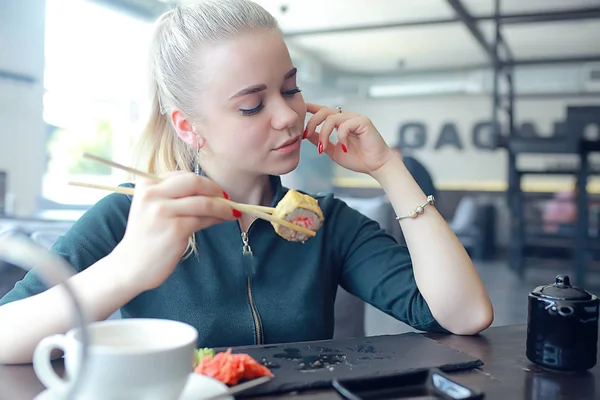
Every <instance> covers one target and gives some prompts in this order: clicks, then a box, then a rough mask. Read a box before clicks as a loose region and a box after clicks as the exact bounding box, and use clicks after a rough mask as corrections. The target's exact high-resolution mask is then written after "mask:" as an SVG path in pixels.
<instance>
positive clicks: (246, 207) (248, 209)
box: [69, 153, 316, 236]
mask: <svg viewBox="0 0 600 400" xmlns="http://www.w3.org/2000/svg"><path fill="white" fill-rule="evenodd" d="M83 156H84V157H85V158H89V159H92V160H95V161H98V162H100V163H104V164H106V165H110V166H112V167H115V168H118V169H121V170H124V171H127V172H129V173H132V174H134V175H141V176H144V177H146V178H148V179H152V180H154V181H157V182H161V181H162V180H163V179H162V178H161V177H159V176H156V175H153V174H150V173H148V172H143V171H138V170H136V169H134V168H130V167H127V166H125V165H122V164H119V163H117V162H114V161H111V160H107V159H104V158H102V157H98V156H95V155H92V154H89V153H84V155H83ZM69 184H70V185H72V186H84V187H88V188H95V189H103V190H110V191H113V192H117V193H124V194H130V195H132V194H133V189H131V188H122V187H113V186H105V185H96V184H91V183H82V182H69ZM123 189H131V191H129V190H123ZM216 199H219V201H222V202H226V203H227V204H228V205H229V206H230V207H232V208H235V209H236V210H239V211H241V212H245V213H246V214H250V215H254V216H255V217H258V218H261V219H264V220H266V221H269V222H273V223H276V224H279V225H282V226H285V227H286V228H289V229H292V230H295V231H298V232H301V233H304V234H306V235H309V236H315V235H316V232H315V231H313V230H311V229H308V228H305V227H303V226H300V225H296V224H294V223H292V222H289V221H286V220H285V219H283V218H278V217H274V216H272V215H271V214H268V213H266V212H264V211H262V209H264V208H265V207H263V206H254V205H251V204H242V203H236V202H234V201H231V200H227V199H224V198H221V197H216ZM257 208H258V209H257ZM267 208H268V209H271V210H273V211H274V209H273V208H271V207H267ZM271 212H272V211H271Z"/></svg>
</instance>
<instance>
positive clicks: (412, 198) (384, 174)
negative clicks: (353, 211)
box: [373, 157, 493, 334]
mask: <svg viewBox="0 0 600 400" xmlns="http://www.w3.org/2000/svg"><path fill="white" fill-rule="evenodd" d="M373 177H374V178H375V179H376V180H377V181H378V182H379V184H380V185H381V186H382V188H383V189H384V191H385V192H386V194H387V195H388V198H389V199H390V202H391V204H392V206H393V208H394V211H395V213H396V215H399V216H400V215H406V214H408V213H409V212H410V211H412V210H414V209H415V208H416V207H417V206H419V205H422V204H423V203H425V201H426V200H427V195H428V193H423V191H422V190H421V188H420V187H419V185H418V184H417V183H416V182H415V180H414V179H413V177H412V176H411V175H410V173H409V171H408V170H407V169H406V167H405V166H404V164H403V163H402V160H401V159H400V158H399V157H393V158H392V159H391V160H390V161H389V162H388V163H387V164H386V165H385V166H383V167H382V168H381V169H380V170H379V171H377V172H376V173H374V174H373ZM400 225H401V228H402V231H403V234H404V237H405V240H406V245H407V247H408V249H409V251H410V254H411V258H412V261H413V270H414V275H415V280H416V283H417V286H418V287H419V290H420V292H421V293H422V295H423V297H424V298H425V300H426V301H427V304H428V305H429V308H430V309H431V312H432V314H433V316H434V317H435V318H436V320H437V321H438V322H439V323H440V325H442V326H443V327H444V328H446V329H447V330H449V331H451V332H453V333H456V334H475V333H478V332H480V331H481V330H483V329H485V328H487V327H488V326H489V324H491V321H492V319H493V310H492V305H491V302H490V299H489V296H488V294H487V291H486V290H485V287H484V286H483V284H482V282H481V280H480V278H479V275H478V274H477V271H476V269H475V267H474V265H473V263H472V261H471V259H470V257H469V255H468V254H467V252H466V251H465V249H464V247H463V245H462V244H461V243H460V241H459V240H458V238H457V237H456V235H455V234H454V232H452V230H451V229H450V227H449V226H448V224H447V223H446V221H445V220H444V219H443V218H442V216H441V215H440V214H439V212H438V211H437V210H436V208H435V207H434V206H428V207H427V208H426V210H425V212H424V213H423V214H421V215H420V216H418V217H417V218H416V219H403V220H401V221H400Z"/></svg>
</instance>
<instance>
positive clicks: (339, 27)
mask: <svg viewBox="0 0 600 400" xmlns="http://www.w3.org/2000/svg"><path fill="white" fill-rule="evenodd" d="M179 2H181V3H185V2H193V0H180V1H179ZM176 3H177V1H164V0H2V1H1V2H0V234H10V233H14V232H21V233H24V234H26V235H29V236H30V237H32V239H33V240H35V241H36V242H38V243H40V244H41V245H43V246H46V247H48V246H50V245H51V244H52V243H53V241H54V240H55V238H56V237H57V235H60V234H61V233H62V232H64V230H65V229H68V227H69V226H70V224H72V223H73V221H74V220H76V219H77V218H78V217H79V216H80V215H81V214H82V213H83V212H85V210H86V209H88V208H89V207H90V206H91V205H92V204H93V203H94V202H96V201H98V200H99V199H100V198H101V197H103V196H105V195H106V193H105V192H100V191H95V190H91V189H90V190H87V189H82V188H74V187H70V186H67V182H68V181H69V180H77V181H86V182H95V183H104V184H107V185H115V184H119V183H122V182H123V181H124V180H125V179H126V178H125V177H124V176H123V175H122V173H121V172H120V171H118V170H114V169H110V168H107V167H104V166H102V165H100V164H97V163H88V162H86V161H84V160H82V158H81V154H82V152H84V151H88V152H92V153H95V154H98V155H101V156H104V157H107V158H111V159H113V160H115V161H118V162H121V163H124V164H127V163H129V162H130V156H131V146H132V144H133V143H134V142H135V140H136V137H137V135H138V134H139V133H140V131H141V129H142V127H143V125H144V122H145V111H146V102H147V96H146V93H147V92H146V80H145V75H144V74H145V72H146V45H147V42H148V39H149V34H150V30H151V26H152V22H153V20H154V19H155V18H156V17H157V16H158V15H160V14H161V13H162V12H164V11H166V10H168V9H169V8H170V7H172V6H173V5H174V4H176ZM257 3H260V4H261V5H263V6H264V7H265V8H267V9H268V10H269V11H270V12H271V13H273V15H274V16H275V17H276V18H278V20H279V22H280V24H281V27H282V29H283V32H284V34H285V39H286V41H287V43H288V45H289V48H290V51H291V53H292V56H293V59H294V62H295V64H296V66H297V67H298V70H299V85H300V87H301V88H302V89H303V94H304V97H305V99H306V100H307V101H310V102H315V103H321V104H325V105H329V106H334V107H335V106H337V105H342V106H343V107H344V109H345V110H350V111H355V112H358V113H361V114H364V115H366V116H368V117H369V118H371V120H372V121H373V122H374V123H375V125H376V126H377V128H378V129H379V130H380V132H381V133H382V135H383V136H384V138H385V140H386V141H387V142H388V144H389V145H391V146H400V147H401V149H402V152H403V154H404V155H405V157H406V158H407V165H409V167H410V169H411V171H412V172H413V174H414V176H415V178H416V179H417V181H418V182H419V183H420V184H421V185H422V187H423V188H424V191H426V192H427V194H429V193H433V192H435V194H436V198H437V207H438V209H439V210H440V212H441V213H442V215H443V216H444V217H445V218H446V219H447V221H448V223H449V224H450V226H451V227H452V229H453V230H454V231H455V232H456V234H457V235H458V237H459V238H460V240H461V241H462V242H463V244H464V245H465V247H466V248H467V249H468V251H469V252H470V254H471V255H472V257H473V259H474V261H475V263H476V265H477V268H478V269H479V271H480V273H481V275H482V278H483V279H484V283H485V284H486V286H487V287H488V290H489V291H490V294H491V295H492V297H493V301H494V305H495V308H496V320H495V322H494V325H506V324H513V323H525V318H526V295H527V293H528V292H529V291H530V290H532V289H533V288H534V287H535V286H537V285H540V284H549V283H552V282H553V281H554V277H555V276H556V274H558V273H567V274H569V275H570V276H571V278H572V281H574V282H575V283H576V284H577V285H580V286H583V287H585V288H586V289H588V290H592V291H593V290H597V289H596V288H598V287H600V285H599V282H600V280H599V279H598V278H599V274H598V272H600V269H598V261H600V237H599V228H600V226H599V222H600V201H599V199H600V197H599V196H598V195H599V194H600V184H599V182H598V181H597V180H596V179H595V176H596V174H597V173H598V172H599V171H600V163H599V161H600V157H598V156H597V152H598V151H600V132H599V127H600V40H599V38H600V0H569V1H564V0H527V1H521V0H394V1H391V0H368V1H367V0H257ZM302 152H303V154H302V162H301V165H300V167H299V168H298V170H297V171H295V172H293V173H291V174H289V175H288V176H285V177H284V182H285V183H286V184H287V185H288V186H291V187H294V188H297V189H302V190H310V191H313V192H322V191H333V192H334V193H336V194H337V195H338V196H339V197H341V198H342V199H344V200H345V201H347V202H348V204H350V205H351V206H352V207H355V208H357V209H358V210H359V211H361V212H363V213H364V214H365V215H367V216H369V217H371V218H373V219H375V220H376V221H378V222H379V223H380V224H381V225H382V227H383V228H384V229H386V230H388V231H389V232H390V233H391V234H392V235H394V236H395V237H396V238H397V240H398V241H400V242H401V241H402V235H401V232H399V229H398V224H397V223H396V221H395V220H394V214H393V210H391V206H390V205H389V203H387V199H386V197H385V196H384V193H383V192H382V191H381V189H380V188H379V187H378V185H377V184H376V182H375V181H373V180H372V179H370V178H369V177H366V176H363V175H359V174H355V173H352V172H349V171H346V170H343V169H341V168H338V167H336V166H334V165H333V164H332V163H331V162H329V161H328V160H327V158H326V157H317V152H316V150H315V149H314V148H313V147H312V146H304V148H303V150H302ZM426 188H427V189H426ZM431 246H432V251H435V243H431ZM21 275H22V272H20V271H18V270H16V269H14V268H11V267H10V266H8V265H0V296H1V295H3V294H4V293H5V292H6V291H7V290H9V289H10V288H11V287H12V285H13V284H14V281H15V280H16V279H19V277H20V276H21ZM511 292H512V293H511ZM596 293H597V294H600V292H596ZM344 296H346V295H345V294H344V293H342V294H341V295H340V299H344ZM344 301H347V302H344ZM344 301H342V300H340V305H339V307H338V318H339V319H340V321H342V322H340V324H339V326H340V328H339V332H341V333H339V334H340V335H350V334H356V332H357V331H356V329H359V330H361V329H362V330H364V332H365V333H366V334H379V333H393V332H400V331H404V330H406V329H407V328H406V327H405V326H403V325H402V324H400V323H397V322H396V321H393V320H391V319H390V318H388V317H387V316H384V315H382V314H381V313H379V312H377V311H375V310H373V309H371V308H370V307H369V306H366V307H365V312H364V313H360V316H361V318H362V319H359V320H358V321H356V320H355V321H351V322H348V321H347V319H349V318H350V314H356V313H355V312H354V311H353V310H354V309H355V308H354V307H364V305H357V304H358V303H356V299H353V298H351V296H350V297H347V298H346V300H344ZM345 313H346V314H348V315H347V318H346V317H345ZM345 318H346V319H345ZM344 322H348V323H347V329H348V331H346V332H345V333H344V332H343V331H342V330H343V329H345V328H344V326H345V325H344Z"/></svg>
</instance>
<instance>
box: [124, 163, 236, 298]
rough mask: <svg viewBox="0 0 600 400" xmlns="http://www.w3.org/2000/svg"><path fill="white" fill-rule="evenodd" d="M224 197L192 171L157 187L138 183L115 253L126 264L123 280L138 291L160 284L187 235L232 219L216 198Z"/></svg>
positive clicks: (207, 181) (226, 207)
mask: <svg viewBox="0 0 600 400" xmlns="http://www.w3.org/2000/svg"><path fill="white" fill-rule="evenodd" d="M224 196H225V194H224V192H223V190H222V189H221V188H219V186H218V185H217V184H216V183H214V182H213V181H211V180H209V179H208V178H205V177H200V176H197V175H196V174H194V173H191V172H176V173H173V174H170V175H167V176H166V178H165V179H164V180H163V181H162V182H154V181H150V180H145V179H142V180H140V181H138V183H137V184H136V188H135V195H134V196H133V201H132V204H131V209H130V212H129V218H128V222H127V228H126V230H125V235H124V237H123V240H122V241H121V243H119V245H118V246H117V248H116V249H115V250H116V252H117V254H119V255H121V256H122V258H120V259H124V260H125V263H124V264H123V265H122V271H123V273H124V279H127V280H128V282H131V283H132V284H134V285H136V288H138V289H139V290H140V291H146V290H150V289H153V288H155V287H157V286H159V285H160V284H162V283H163V282H164V281H165V280H166V279H167V278H168V277H169V275H171V273H172V272H173V270H174V269H175V266H176V265H177V263H178V262H179V260H180V259H181V257H182V255H183V254H184V251H185V249H186V247H187V244H188V239H189V237H190V236H191V235H192V234H194V233H195V232H196V231H199V230H201V229H204V228H207V227H209V226H211V225H214V224H219V223H221V222H224V221H232V220H235V219H236V217H235V215H234V214H233V210H232V208H231V207H229V206H227V205H226V204H224V203H223V202H220V201H218V200H216V199H215V197H224Z"/></svg>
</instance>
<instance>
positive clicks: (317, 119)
mask: <svg viewBox="0 0 600 400" xmlns="http://www.w3.org/2000/svg"><path fill="white" fill-rule="evenodd" d="M330 114H331V110H330V109H328V108H322V109H320V110H319V111H318V112H317V113H316V114H315V115H313V116H312V117H311V118H310V119H309V120H308V123H307V124H306V137H307V138H308V139H310V138H311V137H312V136H313V134H314V133H315V131H316V129H317V126H319V125H321V124H322V123H323V121H325V118H327V116H328V115H330Z"/></svg>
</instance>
